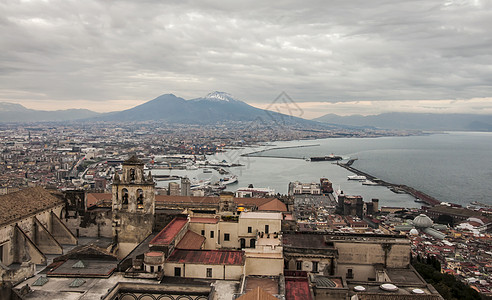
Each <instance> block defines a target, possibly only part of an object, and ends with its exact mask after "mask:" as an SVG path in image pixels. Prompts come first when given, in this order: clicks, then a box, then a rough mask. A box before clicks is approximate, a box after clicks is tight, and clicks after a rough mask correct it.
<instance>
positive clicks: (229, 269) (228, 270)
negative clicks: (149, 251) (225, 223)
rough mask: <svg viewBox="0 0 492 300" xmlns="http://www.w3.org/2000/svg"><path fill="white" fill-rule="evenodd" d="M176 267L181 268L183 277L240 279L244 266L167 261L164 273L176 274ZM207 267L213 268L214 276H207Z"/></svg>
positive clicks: (167, 274)
mask: <svg viewBox="0 0 492 300" xmlns="http://www.w3.org/2000/svg"><path fill="white" fill-rule="evenodd" d="M175 267H178V268H181V277H186V278H205V279H206V278H208V279H226V280H239V279H240V278H241V275H242V274H243V267H244V266H236V265H233V266H231V265H205V264H182V263H169V262H166V263H165V265H164V275H165V276H174V268H175ZM207 268H211V269H212V277H207ZM224 274H225V275H224Z"/></svg>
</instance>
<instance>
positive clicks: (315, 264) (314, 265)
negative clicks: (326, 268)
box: [313, 261, 318, 272]
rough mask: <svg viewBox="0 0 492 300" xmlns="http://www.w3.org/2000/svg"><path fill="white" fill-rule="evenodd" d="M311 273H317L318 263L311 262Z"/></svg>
mask: <svg viewBox="0 0 492 300" xmlns="http://www.w3.org/2000/svg"><path fill="white" fill-rule="evenodd" d="M313 272H318V262H317V261H313Z"/></svg>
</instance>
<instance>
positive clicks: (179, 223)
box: [149, 218, 188, 246]
mask: <svg viewBox="0 0 492 300" xmlns="http://www.w3.org/2000/svg"><path fill="white" fill-rule="evenodd" d="M186 223H188V219H184V218H174V219H173V220H172V221H171V222H170V223H169V224H167V226H166V227H164V229H162V230H161V232H159V233H158V234H157V235H156V236H155V237H154V238H153V239H152V240H151V241H150V243H149V244H150V245H151V246H166V245H169V244H170V243H171V242H172V241H173V239H174V238H175V237H176V235H177V234H178V233H179V232H180V231H181V229H183V227H184V226H185V225H186Z"/></svg>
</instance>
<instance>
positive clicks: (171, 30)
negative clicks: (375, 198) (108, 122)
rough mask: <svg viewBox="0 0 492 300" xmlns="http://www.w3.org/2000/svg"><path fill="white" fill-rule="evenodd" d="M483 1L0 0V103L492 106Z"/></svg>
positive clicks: (357, 109) (321, 108)
mask: <svg viewBox="0 0 492 300" xmlns="http://www.w3.org/2000/svg"><path fill="white" fill-rule="evenodd" d="M490 28H492V1H491V0H474V1H466V0H449V1H448V0H444V1H433V0H425V1H400V0H387V1H377V0H371V1H367V0H363V1H345V0H339V1H327V0H320V1H298V0H292V1H264V0H262V1H252V0H248V1H213V0H201V1H186V0H184V1H183V0H181V1H161V0H156V1H152V0H146V1H142V0H139V1H110V0H106V1H93V0H83V1H80V0H75V1H70V0H55V1H50V0H44V1H41V0H30V1H28V0H24V1H13V0H2V1H0V30H1V32H0V101H7V102H16V103H20V104H23V105H24V106H26V107H29V108H35V109H43V108H44V109H62V108H69V107H70V108H74V107H75V108H89V109H92V110H95V111H112V110H121V109H126V108H129V107H132V106H135V105H138V104H141V103H143V102H145V101H148V100H151V99H153V98H155V97H157V96H159V95H161V94H165V93H173V94H175V95H177V96H180V97H183V98H185V99H191V98H196V97H200V96H204V95H206V94H207V93H209V92H211V91H214V90H219V91H225V92H228V93H230V94H232V95H233V96H235V97H236V98H238V99H240V100H243V101H245V102H248V103H250V104H252V105H255V106H258V107H268V106H269V103H271V102H272V101H273V100H274V99H275V98H276V97H277V96H278V95H279V94H280V93H281V92H282V91H285V92H286V93H287V94H288V95H289V96H290V97H291V98H292V99H293V100H294V101H295V102H296V103H297V105H298V106H299V108H301V109H302V111H303V113H304V115H303V117H307V118H310V117H316V116H320V115H322V114H324V113H339V114H355V113H360V114H373V113H378V112H384V111H402V110H404V111H419V112H422V111H425V112H470V113H491V114H492V33H491V30H490Z"/></svg>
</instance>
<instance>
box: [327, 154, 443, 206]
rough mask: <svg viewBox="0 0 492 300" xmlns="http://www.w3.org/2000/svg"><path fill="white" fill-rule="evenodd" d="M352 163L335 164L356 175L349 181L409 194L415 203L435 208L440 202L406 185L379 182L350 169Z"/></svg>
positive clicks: (366, 174) (372, 177)
mask: <svg viewBox="0 0 492 300" xmlns="http://www.w3.org/2000/svg"><path fill="white" fill-rule="evenodd" d="M354 161H355V159H350V160H349V161H348V162H346V163H339V162H337V163H336V164H337V165H338V166H340V167H342V168H344V169H346V170H348V171H350V172H352V173H354V174H356V175H355V176H348V179H349V180H350V179H352V180H354V179H355V180H361V181H364V182H372V183H375V184H377V185H381V186H385V187H387V188H388V189H390V190H391V191H392V192H394V193H396V194H403V193H404V194H409V195H411V196H413V197H415V202H420V203H425V204H427V205H429V206H435V205H438V204H440V203H441V201H439V200H437V199H436V198H434V197H432V196H429V195H427V194H426V193H424V192H421V191H419V190H416V189H414V188H412V187H410V186H408V185H404V184H394V183H390V182H387V181H384V180H381V179H379V178H377V177H375V176H373V175H371V174H368V173H366V172H363V171H361V170H358V169H356V168H354V167H352V164H353V163H354ZM357 178H358V179H357ZM364 182H363V184H364ZM365 185H371V184H369V183H367V184H365Z"/></svg>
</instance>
